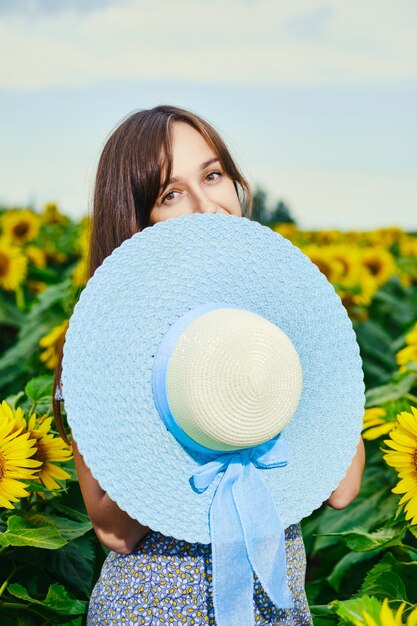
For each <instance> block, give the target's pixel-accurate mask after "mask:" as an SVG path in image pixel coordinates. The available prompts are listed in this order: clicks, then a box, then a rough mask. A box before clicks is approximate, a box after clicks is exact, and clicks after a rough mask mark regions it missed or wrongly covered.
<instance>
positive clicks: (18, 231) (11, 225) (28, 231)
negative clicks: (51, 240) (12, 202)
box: [2, 209, 41, 244]
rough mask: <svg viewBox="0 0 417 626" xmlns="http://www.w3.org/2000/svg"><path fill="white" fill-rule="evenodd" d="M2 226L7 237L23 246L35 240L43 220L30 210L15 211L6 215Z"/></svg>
mask: <svg viewBox="0 0 417 626" xmlns="http://www.w3.org/2000/svg"><path fill="white" fill-rule="evenodd" d="M2 226H3V233H4V235H5V237H7V238H8V239H10V240H11V241H12V242H15V243H18V244H23V243H26V242H27V241H32V239H35V237H36V236H37V234H38V232H39V228H40V226H41V220H40V219H39V216H38V215H36V213H34V212H33V211H30V210H29V209H13V210H11V211H7V212H6V213H4V215H3V219H2Z"/></svg>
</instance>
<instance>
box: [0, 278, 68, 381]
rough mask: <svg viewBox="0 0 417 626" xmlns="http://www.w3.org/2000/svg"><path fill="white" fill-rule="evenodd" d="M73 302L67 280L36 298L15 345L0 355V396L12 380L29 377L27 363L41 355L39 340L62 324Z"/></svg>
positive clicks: (45, 290)
mask: <svg viewBox="0 0 417 626" xmlns="http://www.w3.org/2000/svg"><path fill="white" fill-rule="evenodd" d="M73 299H74V293H73V287H72V284H71V278H68V279H67V280H65V281H62V282H61V283H59V284H58V285H51V286H50V287H48V288H47V289H44V291H42V292H41V293H40V294H38V295H37V297H36V300H35V301H34V302H33V304H32V308H31V309H30V311H29V312H28V313H27V314H26V316H25V319H24V320H23V322H22V325H21V328H20V331H19V334H18V338H17V342H16V343H15V344H14V345H12V346H11V347H10V348H9V349H8V350H6V352H4V353H3V354H2V355H1V358H0V392H1V390H2V389H4V388H5V387H6V386H7V385H9V384H11V383H14V382H15V380H17V379H19V378H22V377H23V376H24V375H27V374H29V373H32V371H33V368H32V365H31V364H30V361H31V359H32V358H33V355H34V354H35V355H36V354H37V353H39V352H40V351H41V348H40V346H39V340H40V338H41V337H43V335H46V334H47V333H49V332H50V330H51V328H52V327H53V326H55V325H58V324H60V323H61V322H62V321H63V318H64V313H63V311H65V308H66V307H70V306H72V302H73Z"/></svg>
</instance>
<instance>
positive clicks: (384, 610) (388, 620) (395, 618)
mask: <svg viewBox="0 0 417 626" xmlns="http://www.w3.org/2000/svg"><path fill="white" fill-rule="evenodd" d="M405 604H406V603H405V602H402V603H401V605H400V607H399V608H398V610H397V612H396V613H395V614H394V612H393V610H392V609H391V608H390V606H389V604H388V598H385V599H384V601H383V603H382V605H381V610H380V613H379V619H378V621H375V620H374V618H373V617H371V615H369V613H367V611H362V618H363V619H362V620H358V619H355V626H402V624H403V621H402V615H403V613H404V609H405ZM405 626H417V608H415V609H414V610H413V611H412V612H411V613H410V614H409V615H408V617H407V621H406V623H405Z"/></svg>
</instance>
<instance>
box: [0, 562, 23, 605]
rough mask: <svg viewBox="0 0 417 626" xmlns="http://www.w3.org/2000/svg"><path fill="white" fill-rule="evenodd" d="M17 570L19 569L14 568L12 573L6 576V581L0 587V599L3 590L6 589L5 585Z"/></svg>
mask: <svg viewBox="0 0 417 626" xmlns="http://www.w3.org/2000/svg"><path fill="white" fill-rule="evenodd" d="M18 569H21V568H19V567H15V568H14V570H13V571H12V572H10V574H9V575H8V577H7V578H6V580H5V581H4V583H3V584H2V586H1V587H0V598H1V596H2V595H3V593H4V590H5V589H6V587H7V585H8V584H9V582H10V579H11V577H12V576H14V574H16V572H17V570H18Z"/></svg>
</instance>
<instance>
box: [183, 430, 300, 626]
mask: <svg viewBox="0 0 417 626" xmlns="http://www.w3.org/2000/svg"><path fill="white" fill-rule="evenodd" d="M286 464H287V443H286V441H285V439H284V438H283V437H282V436H280V435H279V436H278V437H275V438H274V439H272V440H270V441H268V442H266V443H264V444H261V445H259V446H255V447H253V448H248V449H246V450H238V451H236V452H227V453H221V452H220V453H219V455H218V456H217V457H216V459H215V460H213V461H209V462H207V463H206V464H205V465H202V466H201V467H200V468H199V469H198V470H197V471H196V472H195V473H194V474H193V475H192V476H191V478H190V483H191V485H192V487H193V489H194V490H195V491H197V492H198V493H202V492H203V491H205V490H206V489H207V487H208V486H209V485H210V484H211V483H212V481H213V480H214V478H215V477H216V476H217V474H219V473H220V472H224V474H223V476H222V478H221V480H220V482H219V484H218V486H217V489H216V491H215V494H214V496H213V500H212V503H211V506H210V517H209V524H210V536H211V546H212V565H213V604H214V612H215V615H216V624H218V626H252V625H254V624H255V620H254V606H253V572H255V573H256V575H257V576H258V578H259V580H260V583H261V585H262V587H263V588H264V590H265V591H266V593H267V594H268V597H269V598H270V600H271V601H272V602H273V603H274V604H275V606H277V607H278V608H284V609H286V608H293V606H294V604H293V601H292V596H291V592H290V590H289V588H288V585H287V580H286V576H287V566H286V556H285V533H284V528H283V526H282V522H281V518H280V515H279V512H278V510H277V508H276V505H275V502H274V500H273V498H272V495H271V492H270V490H269V487H268V486H267V484H266V483H265V481H264V479H263V478H262V476H261V472H260V471H259V470H260V469H268V468H272V467H282V466H284V465H286Z"/></svg>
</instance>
